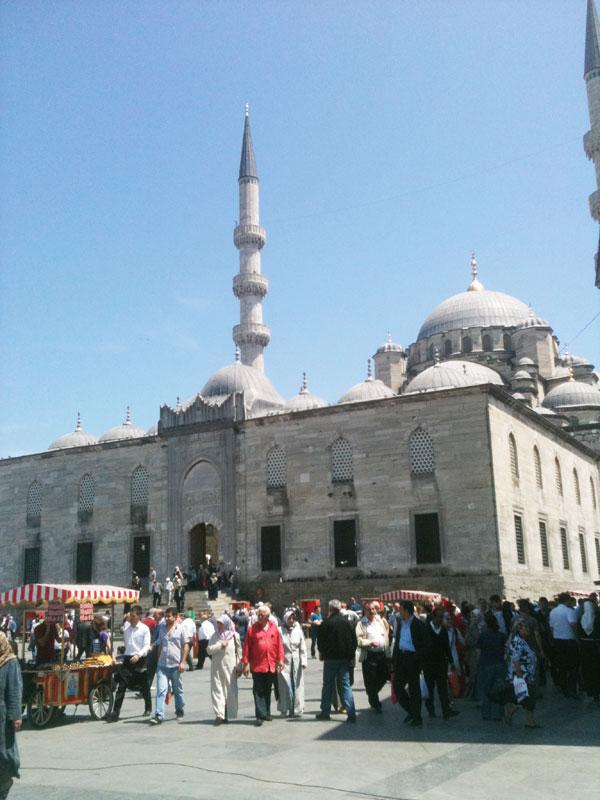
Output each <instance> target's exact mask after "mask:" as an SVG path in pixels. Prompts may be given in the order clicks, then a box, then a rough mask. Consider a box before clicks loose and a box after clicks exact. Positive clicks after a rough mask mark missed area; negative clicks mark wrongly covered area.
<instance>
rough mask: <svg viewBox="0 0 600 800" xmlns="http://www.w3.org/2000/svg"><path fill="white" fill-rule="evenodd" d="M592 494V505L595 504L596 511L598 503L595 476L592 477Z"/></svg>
mask: <svg viewBox="0 0 600 800" xmlns="http://www.w3.org/2000/svg"><path fill="white" fill-rule="evenodd" d="M590 494H591V495H592V506H593V508H594V511H595V510H596V508H597V505H596V487H595V486H594V479H593V478H590Z"/></svg>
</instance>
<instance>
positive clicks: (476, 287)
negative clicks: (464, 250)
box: [467, 252, 483, 292]
mask: <svg viewBox="0 0 600 800" xmlns="http://www.w3.org/2000/svg"><path fill="white" fill-rule="evenodd" d="M477 274H478V269H477V256H476V255H475V253H474V252H473V253H471V283H470V284H469V285H468V287H467V292H481V291H482V290H483V284H482V283H481V281H480V280H479V279H478V278H477Z"/></svg>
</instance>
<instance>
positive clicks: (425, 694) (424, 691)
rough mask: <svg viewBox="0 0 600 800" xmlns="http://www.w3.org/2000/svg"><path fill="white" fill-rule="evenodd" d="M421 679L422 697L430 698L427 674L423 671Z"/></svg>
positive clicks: (424, 698) (423, 698)
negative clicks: (426, 679)
mask: <svg viewBox="0 0 600 800" xmlns="http://www.w3.org/2000/svg"><path fill="white" fill-rule="evenodd" d="M419 681H420V683H421V699H422V700H429V689H428V688H427V683H426V681H425V676H424V675H423V673H421V676H420V678H419Z"/></svg>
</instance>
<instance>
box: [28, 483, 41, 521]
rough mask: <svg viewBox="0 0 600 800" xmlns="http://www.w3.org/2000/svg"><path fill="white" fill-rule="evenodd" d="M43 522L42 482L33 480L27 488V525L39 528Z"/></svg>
mask: <svg viewBox="0 0 600 800" xmlns="http://www.w3.org/2000/svg"><path fill="white" fill-rule="evenodd" d="M41 522H42V484H41V483H40V482H39V481H33V483H31V484H30V485H29V489H27V525H29V526H31V527H34V528H37V527H39V526H40V525H41Z"/></svg>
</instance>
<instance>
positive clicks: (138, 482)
mask: <svg viewBox="0 0 600 800" xmlns="http://www.w3.org/2000/svg"><path fill="white" fill-rule="evenodd" d="M149 496H150V475H149V473H148V470H147V469H146V467H144V466H142V464H140V465H139V466H137V467H136V468H135V469H134V470H133V472H132V473H131V506H132V508H143V507H145V508H147V507H148V500H149Z"/></svg>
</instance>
